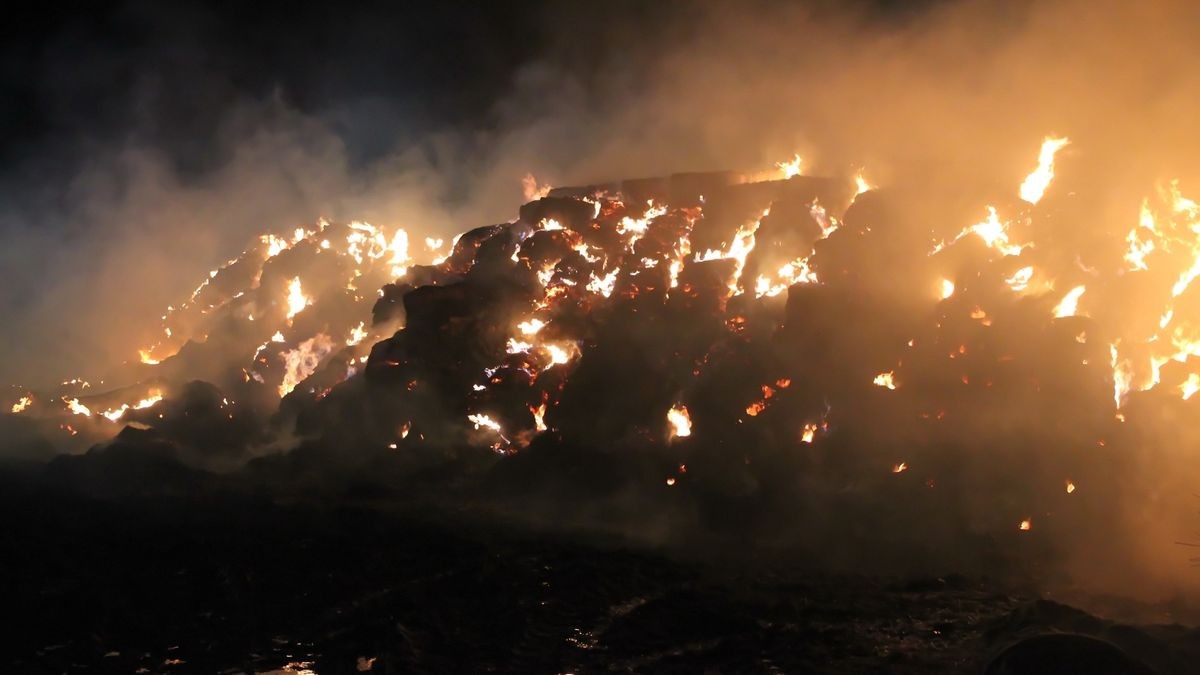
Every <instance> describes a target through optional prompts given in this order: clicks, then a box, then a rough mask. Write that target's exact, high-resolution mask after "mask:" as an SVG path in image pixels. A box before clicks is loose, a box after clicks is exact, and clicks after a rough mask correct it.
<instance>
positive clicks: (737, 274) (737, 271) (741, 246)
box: [695, 208, 771, 295]
mask: <svg viewBox="0 0 1200 675" xmlns="http://www.w3.org/2000/svg"><path fill="white" fill-rule="evenodd" d="M770 213H771V210H770V209H769V208H768V209H767V210H765V211H763V214H762V215H763V218H765V217H767V216H768V215H770ZM761 222H762V221H761V219H760V220H756V221H753V222H751V223H747V224H746V225H743V226H742V227H740V228H738V231H737V233H736V234H734V236H733V241H732V242H730V244H729V247H728V248H726V249H725V250H723V251H722V250H719V249H709V250H707V251H705V252H704V253H697V254H696V258H695V260H696V262H705V261H708V260H720V259H732V260H734V261H736V262H737V264H736V265H735V267H734V269H733V276H732V278H731V279H730V281H729V292H730V293H731V294H735V295H736V294H738V293H740V292H741V290H740V289H739V288H738V279H741V278H742V270H743V269H745V267H746V257H747V256H749V255H750V251H753V250H754V233H755V232H757V231H758V226H759V224H760V223H761Z"/></svg>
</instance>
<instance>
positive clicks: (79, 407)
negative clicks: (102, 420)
mask: <svg viewBox="0 0 1200 675" xmlns="http://www.w3.org/2000/svg"><path fill="white" fill-rule="evenodd" d="M63 402H64V403H66V404H67V410H70V411H71V412H73V413H75V414H76V415H83V416H84V417H91V416H92V411H91V409H90V408H88V407H87V406H86V405H84V404H82V403H80V402H79V399H77V398H73V399H70V400H68V399H66V398H64V399H63Z"/></svg>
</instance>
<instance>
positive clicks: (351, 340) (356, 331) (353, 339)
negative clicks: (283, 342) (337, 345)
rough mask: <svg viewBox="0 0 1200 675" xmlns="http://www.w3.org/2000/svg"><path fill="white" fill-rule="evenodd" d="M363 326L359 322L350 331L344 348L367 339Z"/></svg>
mask: <svg viewBox="0 0 1200 675" xmlns="http://www.w3.org/2000/svg"><path fill="white" fill-rule="evenodd" d="M365 325H366V322H365V321H359V322H358V325H357V326H355V327H354V328H351V329H350V337H348V338H346V346H347V347H353V346H354V345H356V344H358V343H360V342H362V341H363V339H364V338H366V337H367V330H366V328H364V326H365ZM280 337H283V336H282V335H280Z"/></svg>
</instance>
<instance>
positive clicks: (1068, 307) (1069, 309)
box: [1054, 286, 1087, 318]
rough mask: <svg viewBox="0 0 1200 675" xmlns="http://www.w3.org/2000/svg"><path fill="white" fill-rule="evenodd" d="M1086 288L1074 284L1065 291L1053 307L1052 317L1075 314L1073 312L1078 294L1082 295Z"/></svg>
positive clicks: (1076, 304)
mask: <svg viewBox="0 0 1200 675" xmlns="http://www.w3.org/2000/svg"><path fill="white" fill-rule="evenodd" d="M1086 290H1087V289H1086V288H1085V287H1083V286H1076V287H1075V288H1072V289H1071V290H1070V291H1068V292H1067V294H1066V295H1065V296H1063V299H1062V301H1061V302H1059V303H1058V305H1057V306H1056V307H1055V308H1054V317H1055V318H1062V317H1066V316H1075V312H1076V310H1077V309H1078V305H1079V296H1081V295H1083V293H1084V291H1086Z"/></svg>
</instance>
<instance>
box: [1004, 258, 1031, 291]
mask: <svg viewBox="0 0 1200 675" xmlns="http://www.w3.org/2000/svg"><path fill="white" fill-rule="evenodd" d="M1032 278H1033V266H1032V265H1029V266H1026V267H1022V268H1021V269H1019V270H1017V271H1016V272H1014V273H1013V275H1012V276H1011V277H1008V278H1007V279H1005V280H1004V283H1006V284H1008V287H1009V288H1011V289H1012V290H1013V291H1015V292H1017V293H1020V292H1021V291H1023V290H1025V289H1027V288H1029V280H1030V279H1032Z"/></svg>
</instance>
